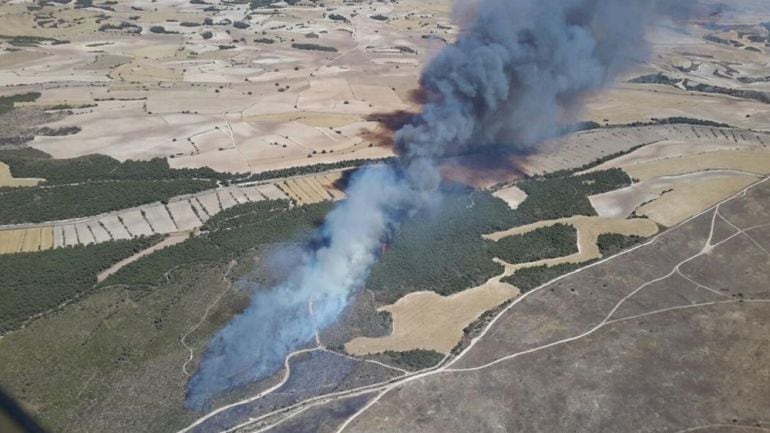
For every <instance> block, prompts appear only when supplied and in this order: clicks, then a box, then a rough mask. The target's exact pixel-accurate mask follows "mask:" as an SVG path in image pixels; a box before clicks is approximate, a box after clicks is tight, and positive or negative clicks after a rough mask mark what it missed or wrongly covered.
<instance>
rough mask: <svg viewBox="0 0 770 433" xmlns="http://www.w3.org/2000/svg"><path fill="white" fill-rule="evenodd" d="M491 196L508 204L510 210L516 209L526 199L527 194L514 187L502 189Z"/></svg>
mask: <svg viewBox="0 0 770 433" xmlns="http://www.w3.org/2000/svg"><path fill="white" fill-rule="evenodd" d="M492 195H493V196H495V197H497V198H499V199H501V200H503V201H505V202H506V203H508V206H509V207H510V208H511V209H517V208H518V207H519V205H520V204H522V203H524V200H526V199H527V193H526V192H524V191H522V190H521V189H519V188H518V187H517V186H515V185H514V186H509V187H506V188H503V189H501V190H499V191H497V192H495V193H494V194H492Z"/></svg>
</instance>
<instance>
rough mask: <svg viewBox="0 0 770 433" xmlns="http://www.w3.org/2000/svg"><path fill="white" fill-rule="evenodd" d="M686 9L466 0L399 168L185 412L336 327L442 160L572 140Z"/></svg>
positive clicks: (333, 223) (378, 175)
mask: <svg viewBox="0 0 770 433" xmlns="http://www.w3.org/2000/svg"><path fill="white" fill-rule="evenodd" d="M685 3H687V2H683V1H681V0H670V1H655V0H646V1H645V0H479V1H477V2H475V3H471V4H470V6H468V5H467V2H466V6H465V7H464V8H463V10H462V13H461V14H460V15H462V16H463V19H464V24H463V25H462V27H463V28H462V29H461V33H460V35H459V37H458V39H457V41H456V42H455V43H453V44H451V45H449V46H447V47H446V48H445V49H444V50H442V51H441V52H440V53H438V54H437V56H436V57H435V58H434V59H433V60H432V61H431V62H430V64H429V65H428V66H427V67H426V68H425V70H424V72H423V75H422V78H421V83H422V86H423V89H424V90H425V92H426V93H425V97H426V98H427V99H426V103H425V104H424V106H423V110H422V113H421V114H420V115H419V116H417V117H416V118H415V119H414V120H413V121H412V122H411V124H409V125H407V126H405V127H403V128H402V129H401V130H399V131H398V132H397V133H396V137H395V139H396V145H397V150H398V152H399V154H400V155H401V162H400V164H398V166H388V167H376V168H368V169H365V170H363V171H361V172H360V173H358V174H357V175H356V176H355V177H354V178H353V179H352V181H351V184H350V186H349V188H348V190H347V195H348V199H347V200H346V201H344V202H342V203H340V204H339V205H338V206H337V208H336V209H335V210H334V211H333V212H331V213H330V214H329V216H328V217H327V219H326V221H325V223H324V225H323V227H322V228H321V229H320V233H319V237H320V238H321V239H323V242H322V245H323V246H322V247H320V248H317V249H314V250H308V251H305V253H304V256H303V258H302V261H301V264H300V265H299V266H298V267H297V268H296V270H295V272H294V273H292V274H291V275H290V276H289V277H288V278H287V280H286V281H285V282H284V283H283V284H280V285H279V286H277V287H275V288H273V289H271V290H269V291H260V292H257V294H256V295H255V296H254V297H253V299H252V302H251V305H250V307H249V308H248V309H247V310H246V311H244V312H243V313H242V314H240V315H239V316H237V317H235V318H234V319H233V320H232V321H231V322H230V323H229V324H228V325H227V326H226V327H225V328H224V329H222V330H221V331H219V333H218V334H217V335H216V336H215V337H214V339H213V340H212V342H211V344H210V346H209V348H208V350H207V352H206V354H205V355H204V358H203V361H202V364H201V366H200V369H199V371H198V372H197V373H196V375H195V376H194V377H193V378H192V380H190V382H189V386H188V399H187V403H188V405H189V406H190V407H192V408H201V407H203V405H204V404H205V403H206V402H207V401H208V400H209V399H210V398H211V397H213V396H215V395H216V394H218V393H220V392H222V391H225V390H227V389H229V388H232V387H236V386H239V385H243V384H246V383H249V382H252V381H255V380H259V379H262V378H265V377H268V376H270V375H271V374H273V373H275V372H276V371H277V370H278V369H280V368H281V366H282V364H283V360H284V358H285V357H286V356H287V354H288V353H290V352H291V351H293V350H296V349H297V348H300V347H303V346H307V345H309V344H311V343H312V342H313V339H314V336H315V333H316V332H317V330H318V329H322V328H324V327H325V326H328V325H329V324H331V323H333V322H334V321H335V320H336V319H337V317H338V316H339V314H340V313H341V312H342V311H343V309H344V308H345V306H346V305H347V302H348V298H349V296H350V294H351V293H352V292H353V291H355V290H357V289H359V288H360V287H361V286H362V285H363V284H364V282H365V280H366V277H367V275H368V272H369V269H370V267H371V266H372V265H373V264H374V263H375V261H376V259H377V251H378V250H379V246H380V245H381V243H382V242H383V240H385V239H386V238H387V237H388V236H389V235H390V234H392V231H393V230H395V229H396V228H397V226H398V223H399V221H400V220H401V219H402V218H403V217H404V215H408V213H409V211H414V210H418V209H419V208H420V207H421V206H424V205H425V203H426V201H427V200H429V198H431V197H433V196H434V194H433V193H432V191H435V190H436V188H437V186H438V184H439V183H440V181H441V179H440V175H439V173H438V170H437V169H436V165H435V161H436V159H437V158H441V157H444V156H449V155H457V154H460V153H464V152H468V151H469V150H476V149H482V148H485V147H491V146H509V147H512V148H527V147H531V146H535V145H537V144H538V143H539V142H541V141H542V140H543V139H546V138H549V137H553V136H556V135H559V134H561V133H563V132H565V128H566V126H565V125H567V124H569V119H570V118H571V117H572V116H573V115H574V114H575V112H576V111H577V110H579V108H580V106H581V102H582V101H583V99H584V97H585V96H586V95H588V94H590V93H592V92H595V91H597V90H599V89H601V88H602V87H604V86H606V85H607V84H608V83H610V82H612V80H613V78H614V77H616V76H617V75H618V74H619V73H621V72H623V71H624V70H625V69H627V68H628V67H629V66H630V65H631V64H633V63H634V62H636V61H640V60H643V59H644V57H645V56H646V55H647V45H646V44H645V29H646V28H647V27H648V26H649V24H650V23H651V22H652V21H654V20H656V19H661V18H664V17H667V16H672V17H673V16H682V15H684V14H686V12H687V9H688V7H687V6H688V5H689V4H685ZM311 306H312V308H311ZM311 309H312V313H311Z"/></svg>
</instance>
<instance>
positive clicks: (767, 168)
mask: <svg viewBox="0 0 770 433" xmlns="http://www.w3.org/2000/svg"><path fill="white" fill-rule="evenodd" d="M621 168H622V169H623V170H624V171H626V172H627V173H628V174H629V176H631V177H633V178H634V179H639V180H647V179H652V178H656V177H661V176H672V175H679V174H686V173H694V172H699V171H704V170H717V169H721V170H738V171H743V172H747V173H753V174H768V173H770V152H750V151H718V152H709V153H703V154H697V155H685V156H680V157H676V158H668V159H663V160H659V161H654V162H648V163H644V164H639V165H626V166H622V167H621Z"/></svg>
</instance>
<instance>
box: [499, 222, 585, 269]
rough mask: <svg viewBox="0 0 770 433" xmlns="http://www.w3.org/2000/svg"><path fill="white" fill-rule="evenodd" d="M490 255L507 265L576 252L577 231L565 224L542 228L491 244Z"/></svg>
mask: <svg viewBox="0 0 770 433" xmlns="http://www.w3.org/2000/svg"><path fill="white" fill-rule="evenodd" d="M491 252H492V254H493V255H494V256H495V257H497V258H499V259H501V260H503V261H505V262H507V263H514V264H515V263H529V262H535V261H538V260H543V259H551V258H555V257H564V256H568V255H570V254H575V253H577V252H578V248H577V230H576V229H575V227H572V226H570V225H566V224H556V225H553V226H549V227H543V228H541V229H538V230H535V231H533V232H530V233H526V234H524V235H521V236H510V237H507V238H503V239H500V240H499V241H498V242H493V243H492V248H491Z"/></svg>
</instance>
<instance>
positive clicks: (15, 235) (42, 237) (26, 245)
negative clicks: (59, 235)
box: [0, 227, 54, 254]
mask: <svg viewBox="0 0 770 433" xmlns="http://www.w3.org/2000/svg"><path fill="white" fill-rule="evenodd" d="M53 235H54V233H53V228H52V227H34V228H28V229H15V230H0V254H11V253H24V252H32V251H42V250H48V249H51V248H53Z"/></svg>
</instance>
